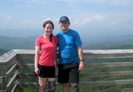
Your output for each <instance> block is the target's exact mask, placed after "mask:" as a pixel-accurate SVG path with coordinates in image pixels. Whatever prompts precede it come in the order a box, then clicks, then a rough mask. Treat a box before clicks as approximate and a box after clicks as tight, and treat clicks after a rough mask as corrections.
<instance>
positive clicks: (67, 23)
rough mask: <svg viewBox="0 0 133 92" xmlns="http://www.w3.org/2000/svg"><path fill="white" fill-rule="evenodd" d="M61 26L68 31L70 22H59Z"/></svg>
mask: <svg viewBox="0 0 133 92" xmlns="http://www.w3.org/2000/svg"><path fill="white" fill-rule="evenodd" d="M59 25H60V28H61V29H62V31H67V30H68V28H69V25H70V23H69V22H66V21H62V22H59Z"/></svg>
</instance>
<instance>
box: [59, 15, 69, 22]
mask: <svg viewBox="0 0 133 92" xmlns="http://www.w3.org/2000/svg"><path fill="white" fill-rule="evenodd" d="M63 21H65V22H69V23H70V21H69V18H68V17H67V16H62V17H61V18H60V20H59V22H63Z"/></svg>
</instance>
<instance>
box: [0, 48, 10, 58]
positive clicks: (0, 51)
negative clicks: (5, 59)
mask: <svg viewBox="0 0 133 92" xmlns="http://www.w3.org/2000/svg"><path fill="white" fill-rule="evenodd" d="M8 51H9V50H3V49H0V56H1V55H3V54H4V53H6V52H8Z"/></svg>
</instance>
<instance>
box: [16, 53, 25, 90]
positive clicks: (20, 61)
mask: <svg viewBox="0 0 133 92" xmlns="http://www.w3.org/2000/svg"><path fill="white" fill-rule="evenodd" d="M16 63H17V64H18V70H17V71H16V73H18V74H22V73H23V71H22V64H23V59H22V58H20V56H19V55H17V60H16ZM22 82H23V79H22V77H21V76H19V78H18V80H17V81H16V83H17V84H19V87H18V90H19V91H20V92H23V88H22V87H21V83H22Z"/></svg>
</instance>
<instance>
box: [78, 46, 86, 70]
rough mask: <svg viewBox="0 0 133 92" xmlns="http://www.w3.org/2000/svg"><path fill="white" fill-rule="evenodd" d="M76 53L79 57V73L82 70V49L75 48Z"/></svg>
mask: <svg viewBox="0 0 133 92" xmlns="http://www.w3.org/2000/svg"><path fill="white" fill-rule="evenodd" d="M77 52H78V56H79V71H80V70H82V69H83V68H84V58H83V49H82V47H81V46H80V47H77Z"/></svg>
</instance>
